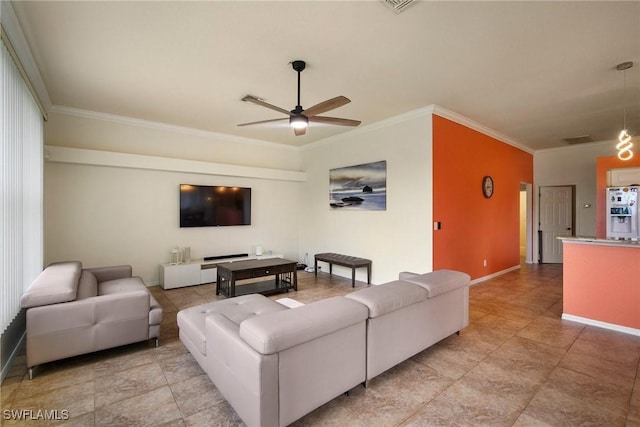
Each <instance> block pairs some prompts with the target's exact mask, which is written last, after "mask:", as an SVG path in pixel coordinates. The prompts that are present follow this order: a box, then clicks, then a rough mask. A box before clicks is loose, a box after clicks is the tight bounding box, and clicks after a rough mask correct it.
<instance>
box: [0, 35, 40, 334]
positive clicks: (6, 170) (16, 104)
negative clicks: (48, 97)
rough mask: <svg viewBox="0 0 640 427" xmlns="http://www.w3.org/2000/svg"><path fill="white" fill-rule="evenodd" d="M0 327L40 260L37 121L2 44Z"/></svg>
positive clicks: (29, 97)
mask: <svg viewBox="0 0 640 427" xmlns="http://www.w3.org/2000/svg"><path fill="white" fill-rule="evenodd" d="M0 61H1V64H0V67H1V69H0V79H1V83H0V84H1V87H0V89H1V92H0V95H1V96H0V98H1V104H0V191H1V192H2V199H1V200H0V322H1V323H0V328H1V331H2V332H4V331H5V329H6V328H7V327H8V326H9V325H10V324H11V321H12V320H13V319H14V318H15V317H16V315H18V313H19V312H20V297H21V295H22V293H23V291H24V289H25V288H26V287H27V286H29V284H30V283H31V282H32V281H33V279H35V277H36V276H37V275H38V274H39V273H40V271H41V270H42V264H43V119H42V115H41V112H40V110H39V108H38V105H37V103H36V102H35V101H34V99H33V97H32V95H31V93H30V92H29V89H28V87H27V84H26V83H25V81H24V80H23V78H22V76H21V74H20V72H19V71H18V68H17V67H16V65H15V64H14V62H13V60H12V58H11V55H10V54H9V51H8V50H7V47H6V46H5V45H4V43H2V56H1V58H0Z"/></svg>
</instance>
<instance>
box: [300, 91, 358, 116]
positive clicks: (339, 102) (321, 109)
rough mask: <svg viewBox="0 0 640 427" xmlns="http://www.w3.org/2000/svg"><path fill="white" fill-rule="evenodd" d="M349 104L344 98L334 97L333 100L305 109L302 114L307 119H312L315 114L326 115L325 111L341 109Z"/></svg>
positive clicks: (347, 99)
mask: <svg viewBox="0 0 640 427" xmlns="http://www.w3.org/2000/svg"><path fill="white" fill-rule="evenodd" d="M350 102H351V100H350V99H349V98H347V97H346V96H336V97H335V98H331V99H327V100H326V101H323V102H321V103H319V104H316V105H314V106H313V107H309V108H307V109H306V110H304V112H303V114H304V115H305V116H307V117H313V116H315V115H316V114H322V113H326V112H327V111H331V110H333V109H335V108H338V107H342V106H343V105H345V104H348V103H350Z"/></svg>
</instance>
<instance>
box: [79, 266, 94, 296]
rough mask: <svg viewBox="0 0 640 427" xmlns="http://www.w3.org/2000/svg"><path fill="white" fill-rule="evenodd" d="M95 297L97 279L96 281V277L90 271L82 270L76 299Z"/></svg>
mask: <svg viewBox="0 0 640 427" xmlns="http://www.w3.org/2000/svg"><path fill="white" fill-rule="evenodd" d="M96 295H98V279H96V276H95V275H94V274H93V273H91V272H90V271H87V270H82V272H81V273H80V282H79V283H78V293H77V295H76V299H77V300H81V299H85V298H90V297H95V296H96Z"/></svg>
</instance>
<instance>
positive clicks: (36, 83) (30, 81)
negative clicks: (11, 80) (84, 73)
mask: <svg viewBox="0 0 640 427" xmlns="http://www.w3.org/2000/svg"><path fill="white" fill-rule="evenodd" d="M11 3H12V2H10V1H0V29H1V32H2V38H3V39H5V38H6V39H7V40H6V42H7V44H8V45H9V46H8V49H10V50H12V51H13V53H14V54H15V61H17V62H18V64H16V65H17V66H18V68H20V69H21V70H20V72H21V73H22V74H23V78H24V79H25V80H26V83H27V86H29V90H31V91H32V94H33V96H34V97H35V98H36V99H37V101H36V102H37V103H38V104H39V107H40V109H41V110H43V111H42V115H43V116H44V117H45V119H46V117H47V112H48V111H49V109H50V108H51V105H52V104H51V98H49V92H48V91H47V87H46V85H45V84H44V80H43V79H42V75H41V74H40V69H39V68H38V65H37V63H36V60H35V59H34V57H33V53H32V52H31V49H30V48H29V43H27V39H26V37H25V35H24V32H23V30H22V27H21V26H20V22H19V21H18V17H17V16H16V12H15V11H14V10H13V6H12V4H11Z"/></svg>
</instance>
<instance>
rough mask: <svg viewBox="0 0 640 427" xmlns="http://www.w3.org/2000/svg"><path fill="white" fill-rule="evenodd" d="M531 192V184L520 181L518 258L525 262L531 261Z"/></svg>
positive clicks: (530, 262) (529, 262)
mask: <svg viewBox="0 0 640 427" xmlns="http://www.w3.org/2000/svg"><path fill="white" fill-rule="evenodd" d="M531 192H532V185H531V184H527V183H524V182H521V183H520V260H524V262H526V263H527V264H532V263H533V256H532V254H533V245H532V242H533V239H532V238H531V236H532V233H533V226H532V223H533V220H532V208H531V201H532V198H531Z"/></svg>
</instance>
